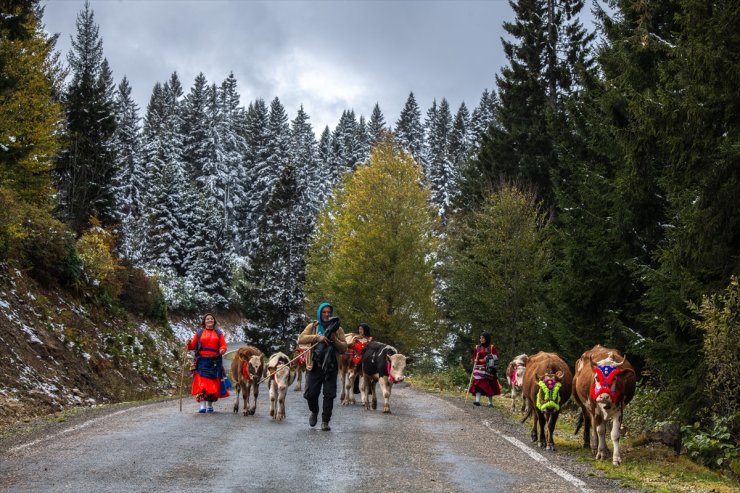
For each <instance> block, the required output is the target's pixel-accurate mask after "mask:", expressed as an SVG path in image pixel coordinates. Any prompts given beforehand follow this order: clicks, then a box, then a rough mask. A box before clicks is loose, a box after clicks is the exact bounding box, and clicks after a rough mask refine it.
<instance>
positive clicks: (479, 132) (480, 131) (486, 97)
mask: <svg viewBox="0 0 740 493" xmlns="http://www.w3.org/2000/svg"><path fill="white" fill-rule="evenodd" d="M497 102H498V99H497V97H496V93H494V92H488V89H484V90H483V94H482V95H481V97H480V102H479V103H478V106H476V107H475V108H474V109H473V114H472V116H471V118H470V127H471V133H472V149H471V153H477V152H478V149H480V146H481V141H482V140H483V135H484V134H485V133H486V132H487V131H488V127H489V126H490V125H491V123H492V122H493V119H494V113H495V109H496V104H497Z"/></svg>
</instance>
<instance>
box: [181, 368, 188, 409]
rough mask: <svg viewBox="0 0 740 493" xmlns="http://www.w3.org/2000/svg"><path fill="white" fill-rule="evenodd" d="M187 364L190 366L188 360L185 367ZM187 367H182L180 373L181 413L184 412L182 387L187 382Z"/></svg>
mask: <svg viewBox="0 0 740 493" xmlns="http://www.w3.org/2000/svg"><path fill="white" fill-rule="evenodd" d="M186 356H187V354H186ZM187 364H189V361H188V360H187V359H186V360H185V365H187ZM185 365H182V371H180V412H182V386H183V383H184V382H185Z"/></svg>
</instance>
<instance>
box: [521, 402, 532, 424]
mask: <svg viewBox="0 0 740 493" xmlns="http://www.w3.org/2000/svg"><path fill="white" fill-rule="evenodd" d="M531 415H532V406H527V414H526V415H525V416H524V417H523V418H522V421H521V422H522V423H524V422H525V421H527V419H528V418H529V416H531Z"/></svg>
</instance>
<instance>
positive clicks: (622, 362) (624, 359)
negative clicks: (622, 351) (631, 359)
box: [614, 355, 627, 367]
mask: <svg viewBox="0 0 740 493" xmlns="http://www.w3.org/2000/svg"><path fill="white" fill-rule="evenodd" d="M625 361H627V355H624V356H623V357H622V361H620V362H619V363H616V362H615V364H614V366H615V367H620V366H622V365H623V364H624V362H625Z"/></svg>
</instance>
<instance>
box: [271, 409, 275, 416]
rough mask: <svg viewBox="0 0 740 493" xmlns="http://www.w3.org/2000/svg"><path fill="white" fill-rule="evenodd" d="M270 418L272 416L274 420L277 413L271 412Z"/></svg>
mask: <svg viewBox="0 0 740 493" xmlns="http://www.w3.org/2000/svg"><path fill="white" fill-rule="evenodd" d="M270 416H272V417H273V418H274V417H275V411H273V410H270Z"/></svg>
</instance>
